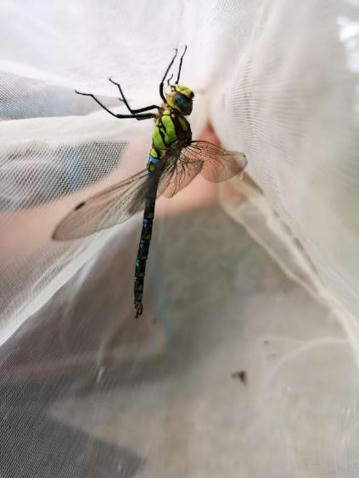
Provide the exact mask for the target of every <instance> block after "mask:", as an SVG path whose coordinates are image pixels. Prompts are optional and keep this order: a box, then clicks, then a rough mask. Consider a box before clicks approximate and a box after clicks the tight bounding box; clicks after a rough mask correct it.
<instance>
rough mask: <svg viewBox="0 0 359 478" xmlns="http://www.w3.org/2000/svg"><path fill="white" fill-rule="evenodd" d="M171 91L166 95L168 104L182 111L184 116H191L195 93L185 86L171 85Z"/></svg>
mask: <svg viewBox="0 0 359 478" xmlns="http://www.w3.org/2000/svg"><path fill="white" fill-rule="evenodd" d="M170 88H171V91H170V92H169V93H166V95H165V97H166V102H167V104H168V105H169V106H171V107H172V108H174V109H176V110H177V111H180V112H181V113H182V114H183V115H184V116H187V115H190V114H191V113H192V108H193V98H194V93H193V91H192V90H190V89H189V88H187V86H183V85H177V84H176V85H170Z"/></svg>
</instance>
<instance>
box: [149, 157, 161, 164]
mask: <svg viewBox="0 0 359 478" xmlns="http://www.w3.org/2000/svg"><path fill="white" fill-rule="evenodd" d="M158 161H159V159H158V158H155V157H154V156H151V155H149V157H148V162H149V163H150V164H153V165H156V164H157V163H158Z"/></svg>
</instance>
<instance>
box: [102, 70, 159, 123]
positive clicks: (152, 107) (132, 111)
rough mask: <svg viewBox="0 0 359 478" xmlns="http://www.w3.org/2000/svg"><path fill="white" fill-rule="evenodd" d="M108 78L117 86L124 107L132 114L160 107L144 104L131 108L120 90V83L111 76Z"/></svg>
mask: <svg viewBox="0 0 359 478" xmlns="http://www.w3.org/2000/svg"><path fill="white" fill-rule="evenodd" d="M108 80H109V81H110V82H111V83H112V84H113V85H116V86H117V88H118V90H119V92H120V95H121V99H122V101H123V102H124V103H125V105H126V108H127V109H128V111H129V112H130V113H132V114H133V115H135V114H137V113H142V112H144V111H149V110H153V109H155V108H156V109H157V110H160V109H161V107H160V106H158V105H151V106H145V107H144V108H137V109H132V108H131V106H130V105H129V103H128V101H127V99H126V97H125V95H124V93H123V91H122V88H121V85H120V84H119V83H117V82H116V81H113V79H112V78H109V79H108Z"/></svg>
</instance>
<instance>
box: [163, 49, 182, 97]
mask: <svg viewBox="0 0 359 478" xmlns="http://www.w3.org/2000/svg"><path fill="white" fill-rule="evenodd" d="M177 53H178V49H177V48H175V54H174V55H173V58H172V60H171V62H170V64H169V65H168V67H167V70H166V71H165V74H164V75H163V78H162V81H161V83H160V96H161V98H162V100H163V102H164V103H166V98H165V95H164V94H163V84H164V82H165V80H166V76H167V75H168V72H169V71H170V68H171V66H172V65H173V62H174V61H175V59H176V57H177Z"/></svg>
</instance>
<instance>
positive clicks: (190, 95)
mask: <svg viewBox="0 0 359 478" xmlns="http://www.w3.org/2000/svg"><path fill="white" fill-rule="evenodd" d="M186 51H187V46H185V48H184V51H183V53H182V55H181V57H180V59H179V66H178V71H177V77H176V81H174V82H171V80H172V78H173V73H172V74H171V76H169V77H168V75H169V72H170V70H171V68H172V66H173V64H174V62H175V60H176V58H177V56H178V49H177V48H176V49H175V53H174V55H173V57H172V59H171V61H170V63H169V65H168V67H167V69H166V71H165V73H164V75H163V78H162V80H161V83H160V84H159V94H160V97H161V99H162V104H161V105H160V106H159V105H155V104H153V105H150V106H145V107H143V108H136V109H134V108H131V106H130V104H129V102H128V101H127V99H126V97H125V95H124V93H123V90H122V87H121V85H120V84H119V83H117V82H116V81H114V80H112V79H111V78H109V81H110V82H111V83H112V84H114V85H115V86H116V87H117V89H118V91H119V95H120V96H119V98H118V99H119V100H120V101H121V102H122V103H123V104H124V106H125V107H126V108H127V110H128V114H117V113H114V112H113V111H111V110H110V109H109V108H108V107H107V106H105V105H104V104H103V103H102V102H101V101H100V100H99V99H98V98H97V97H96V96H95V95H94V94H92V93H84V92H80V91H77V90H75V93H77V94H79V95H83V96H89V97H91V98H92V99H93V100H94V101H96V103H97V104H98V105H99V106H101V108H103V109H104V110H105V111H106V112H107V113H109V114H110V115H112V116H114V117H115V118H118V119H122V118H133V119H136V120H137V121H143V120H148V119H152V120H154V125H155V126H154V131H153V135H152V147H151V150H150V153H149V157H148V161H147V166H146V168H145V169H144V170H142V171H140V172H138V173H136V174H134V175H132V176H130V177H129V178H127V179H125V180H123V181H121V182H119V183H117V184H115V185H113V186H110V187H108V188H106V189H104V190H103V191H101V192H99V193H97V194H94V195H93V196H91V197H89V198H88V199H86V200H84V201H81V202H80V203H79V204H77V205H76V206H75V207H74V209H73V210H72V211H70V212H69V213H68V214H67V215H66V216H65V217H64V218H63V219H62V220H61V221H60V223H59V224H58V225H57V226H56V228H55V231H54V232H53V236H52V238H53V239H54V240H57V241H68V240H73V239H78V238H81V237H86V236H88V235H90V234H93V233H95V232H97V231H100V230H102V229H106V228H109V227H112V226H114V225H116V224H120V223H122V222H124V221H126V220H127V219H129V218H130V217H132V216H133V215H134V214H136V213H137V212H139V211H140V210H144V212H143V223H142V230H141V236H140V241H139V246H138V252H137V258H136V266H135V281H134V308H135V318H138V317H139V316H140V315H142V313H143V293H144V280H145V272H146V264H147V258H148V254H149V248H150V243H151V237H152V226H153V220H154V215H155V205H156V199H157V198H158V197H159V196H161V195H163V196H164V197H167V198H171V197H173V196H174V195H175V194H176V193H178V192H179V191H181V190H182V189H183V188H184V187H186V186H187V185H188V184H189V183H190V182H191V181H192V180H193V179H194V178H195V177H196V176H197V175H199V174H201V175H202V176H203V177H204V178H205V179H206V180H208V181H210V182H220V181H225V180H226V179H229V178H230V177H232V176H234V175H237V174H241V173H242V172H243V171H244V168H245V167H246V165H247V159H246V156H245V154H244V153H238V152H233V151H226V150H225V149H223V148H221V147H219V146H217V145H214V144H212V143H210V142H207V141H199V140H193V139H192V131H191V126H190V123H189V122H188V120H187V118H186V116H189V115H190V114H191V113H192V109H193V99H194V92H193V91H192V90H191V89H190V88H188V87H187V86H184V85H181V84H180V83H179V81H180V76H181V69H182V63H183V58H184V55H185V53H186ZM166 81H167V86H166V87H165V83H166Z"/></svg>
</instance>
